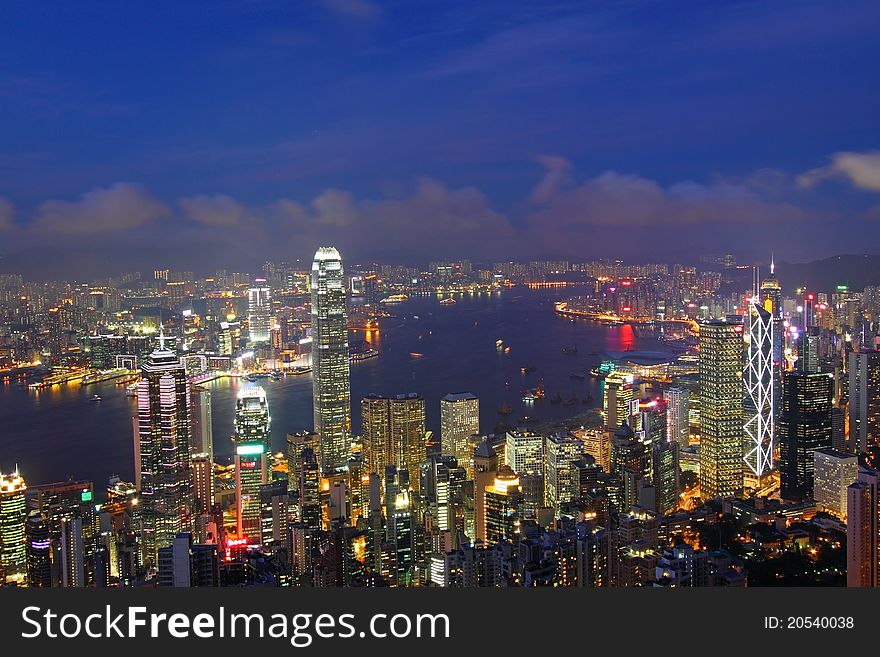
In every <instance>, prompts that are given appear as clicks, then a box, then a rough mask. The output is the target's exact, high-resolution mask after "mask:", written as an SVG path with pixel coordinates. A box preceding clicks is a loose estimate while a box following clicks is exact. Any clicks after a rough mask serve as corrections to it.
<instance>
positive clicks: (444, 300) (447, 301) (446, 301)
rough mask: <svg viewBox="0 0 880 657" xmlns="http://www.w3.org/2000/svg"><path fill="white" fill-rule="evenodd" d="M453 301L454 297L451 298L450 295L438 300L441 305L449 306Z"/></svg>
mask: <svg viewBox="0 0 880 657" xmlns="http://www.w3.org/2000/svg"><path fill="white" fill-rule="evenodd" d="M454 303H455V299H453V298H452V297H446V298H445V299H441V300H440V305H441V306H451V305H452V304H454Z"/></svg>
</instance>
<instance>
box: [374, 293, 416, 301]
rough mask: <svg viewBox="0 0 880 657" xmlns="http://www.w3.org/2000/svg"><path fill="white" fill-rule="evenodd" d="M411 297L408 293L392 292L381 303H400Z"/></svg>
mask: <svg viewBox="0 0 880 657" xmlns="http://www.w3.org/2000/svg"><path fill="white" fill-rule="evenodd" d="M407 299H409V297H408V296H407V295H406V294H390V295H388V296H387V297H385V298H384V299H382V301H381V302H380V303H400V302H401V301H406V300H407Z"/></svg>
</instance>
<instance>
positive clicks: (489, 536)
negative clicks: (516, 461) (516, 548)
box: [484, 465, 522, 545]
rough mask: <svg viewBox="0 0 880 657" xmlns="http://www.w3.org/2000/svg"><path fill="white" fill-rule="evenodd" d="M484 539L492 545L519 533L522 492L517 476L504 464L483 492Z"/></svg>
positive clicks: (510, 538) (511, 538) (512, 537)
mask: <svg viewBox="0 0 880 657" xmlns="http://www.w3.org/2000/svg"><path fill="white" fill-rule="evenodd" d="M485 496H486V497H485V521H484V522H485V526H486V541H487V542H488V543H489V544H490V545H494V544H495V543H498V542H499V541H505V540H513V539H514V538H515V537H516V535H517V534H519V528H520V506H521V505H522V492H521V489H520V485H519V477H518V476H517V475H516V473H515V472H514V471H513V470H512V469H511V468H510V467H509V466H506V465H503V466H501V468H500V469H499V470H498V472H497V474H496V475H495V480H494V482H493V484H492V485H491V486H489V487H487V488H486V493H485Z"/></svg>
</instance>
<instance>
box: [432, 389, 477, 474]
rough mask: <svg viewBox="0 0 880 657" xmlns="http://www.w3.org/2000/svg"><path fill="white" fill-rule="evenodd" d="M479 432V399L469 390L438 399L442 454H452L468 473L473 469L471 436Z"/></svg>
mask: <svg viewBox="0 0 880 657" xmlns="http://www.w3.org/2000/svg"><path fill="white" fill-rule="evenodd" d="M479 433H480V400H479V399H477V397H476V395H474V394H473V393H470V392H456V393H452V394H449V395H446V396H445V397H443V398H442V399H441V400H440V443H441V451H442V453H443V454H448V455H450V456H454V457H455V458H456V460H457V461H458V463H459V465H461V466H463V467H464V468H465V469H466V470H467V471H468V475H469V476H470V475H471V474H472V470H473V465H472V461H473V447H472V445H471V437H472V436H473V435H475V434H479Z"/></svg>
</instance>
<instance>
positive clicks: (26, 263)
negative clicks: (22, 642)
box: [0, 0, 880, 646]
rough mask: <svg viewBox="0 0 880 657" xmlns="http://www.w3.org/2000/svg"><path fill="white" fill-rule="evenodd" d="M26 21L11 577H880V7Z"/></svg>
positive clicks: (521, 8)
mask: <svg viewBox="0 0 880 657" xmlns="http://www.w3.org/2000/svg"><path fill="white" fill-rule="evenodd" d="M4 19H5V21H6V22H7V23H8V24H9V25H10V26H11V27H12V28H13V29H11V30H9V32H10V34H9V35H8V38H7V39H5V40H3V41H2V42H0V56H2V57H3V58H4V61H5V62H6V63H7V66H6V67H5V68H4V69H3V70H0V124H2V125H3V126H4V130H5V132H4V134H5V135H6V136H7V139H5V140H4V143H3V144H2V145H0V181H2V182H0V419H2V430H0V588H4V587H24V588H120V589H121V588H134V589H145V588H152V587H177V588H221V587H222V588H228V589H241V588H264V589H267V588H289V589H296V588H301V589H308V590H311V591H313V592H315V591H316V590H317V589H328V588H370V589H378V588H411V587H412V588H533V587H551V588H556V587H574V588H581V589H588V588H631V587H644V588H696V587H698V588H718V587H724V588H744V587H750V588H754V587H779V586H797V587H831V586H834V587H844V586H849V587H872V588H875V587H880V534H878V531H877V528H878V527H880V140H878V132H877V117H878V116H880V87H878V85H877V84H876V80H877V79H880V41H878V39H877V35H878V34H880V4H878V3H877V2H876V1H872V0H852V1H851V2H848V3H846V6H841V5H840V3H834V2H832V1H831V0H780V1H779V2H773V3H767V2H761V1H760V0H718V1H717V2H704V3H688V2H684V3H676V2H669V1H668V0H625V1H618V0H595V1H592V2H587V3H585V2H577V1H572V0H519V1H516V2H512V3H511V2H502V1H501V0H485V2H480V3H471V2H466V1H465V0H448V1H447V2H436V1H427V2H418V3H412V2H405V0H301V1H298V2H290V0H221V1H220V2H216V3H209V4H206V3H203V2H197V1H196V0H179V2H175V3H165V2H161V0H160V2H158V3H152V4H150V5H136V4H131V3H118V2H111V1H110V0H96V1H95V2H90V3H86V4H85V5H83V6H79V5H77V6H75V7H74V6H72V5H70V6H69V5H67V4H64V3H60V2H50V3H49V4H48V6H30V5H20V6H16V7H10V8H9V9H8V11H6V12H5V13H4ZM313 597H314V598H315V599H317V597H319V596H313ZM230 608H231V607H230ZM748 608H749V609H750V613H753V614H757V613H758V607H757V606H755V605H749V606H748ZM27 609H30V610H33V609H34V607H28V608H27ZM110 609H111V608H110V606H109V605H107V606H106V611H107V613H108V614H109V613H110ZM137 609H140V610H143V609H145V608H144V607H142V608H134V607H132V608H130V611H134V610H137ZM224 609H225V608H221V612H222V611H223V610H224ZM773 613H783V612H782V610H781V608H779V607H778V606H777V608H776V609H775V611H774V612H773ZM50 615H51V613H50V612H48V611H47V613H46V615H45V620H46V622H47V624H48V623H49V621H50ZM202 615H205V614H202ZM207 615H208V616H210V614H207ZM303 615H305V616H308V617H309V618H311V614H299V616H303ZM176 616H178V615H177V614H175V615H174V616H168V615H167V614H163V615H162V617H163V618H165V617H167V623H168V626H169V628H171V626H172V624H176V621H174V622H173V621H172V618H173V617H176ZM323 616H326V614H322V616H321V618H323ZM382 616H384V617H386V618H387V615H384V614H383V615H382ZM399 616H401V615H397V616H396V617H395V618H398V617H399ZM22 618H23V620H24V621H29V619H28V617H27V610H25V612H23V614H22ZM65 618H67V622H72V620H71V619H70V617H69V616H65V617H62V618H61V620H60V625H61V633H62V635H64V636H67V633H65ZM89 618H93V616H90V617H89ZM241 618H242V619H243V620H244V621H245V622H246V625H247V632H246V637H247V638H248V639H250V638H251V637H252V636H255V635H256V634H262V633H263V629H264V628H262V627H261V628H260V632H259V633H256V632H255V633H254V634H253V635H252V632H251V630H252V629H253V627H252V625H253V624H257V623H261V622H262V620H261V617H260V616H259V615H257V614H252V615H250V616H243V617H241ZM510 618H514V616H508V620H509V619H510ZM535 618H536V619H537V618H538V617H537V616H535ZM558 618H560V619H561V618H564V617H563V616H559V617H558ZM756 618H757V616H755V618H753V621H754V620H755V619H756ZM817 618H818V617H817ZM221 619H222V617H221ZM374 619H375V617H374ZM73 620H76V619H73ZM77 622H78V621H77ZM154 622H155V621H154ZM315 622H316V623H317V624H318V625H319V626H320V625H321V624H322V622H321V620H320V619H316V620H315ZM763 622H764V629H765V630H770V629H778V628H781V625H780V624H779V623H780V622H781V618H780V617H776V616H765V617H764V618H763ZM790 622H791V619H789V623H790ZM809 622H810V623H811V625H809V626H808V625H804V626H803V629H807V627H810V628H816V629H844V628H852V627H853V618H852V617H843V616H835V617H833V618H832V617H830V616H829V617H827V618H825V617H824V616H823V617H822V621H821V622H819V621H818V620H810V621H809ZM109 623H110V621H109V620H108V626H107V632H108V634H109V632H110V624H109ZM773 623H776V624H775V625H774V624H773ZM812 623H815V624H812ZM832 623H833V624H832ZM31 624H33V625H37V623H34V622H32V621H31ZM129 625H130V627H131V628H135V629H136V628H137V627H141V624H139V623H137V622H135V621H134V620H132V621H131V622H130V624H129ZM533 625H534V623H533ZM539 625H540V626H541V627H544V626H545V624H543V623H539ZM82 627H85V628H86V631H87V632H88V628H89V621H88V620H87V621H86V623H85V625H84V626H82ZM273 627H274V626H273ZM602 627H604V625H602ZM791 627H792V626H791V624H789V628H791ZM294 628H295V629H296V621H295V620H294ZM371 628H372V626H371ZM80 629H81V628H80ZM142 629H146V625H145V624H143V628H142ZM230 629H231V630H234V626H233V625H232V624H231V625H230ZM797 629H802V628H801V627H798V628H797ZM391 630H392V634H393V635H394V636H395V637H398V636H399V635H398V634H397V633H396V632H395V631H394V621H393V620H392V621H391ZM193 631H194V632H196V631H195V630H193ZM284 631H285V632H286V631H287V624H286V621H285V625H284ZM47 632H48V630H47ZM155 633H156V629H155V625H154V628H153V634H155ZM233 633H234V632H233ZM221 634H223V628H222V627H221ZM269 634H271V635H273V636H274V634H275V631H274V630H272V629H270V631H269ZM514 634H515V632H514ZM89 635H90V636H91V633H90V632H89ZM196 635H197V636H199V637H202V635H201V634H199V633H198V632H196ZM26 636H27V635H25V634H22V637H26ZM355 636H356V635H355V634H354V632H353V633H352V634H351V635H350V637H351V638H353V637H355ZM359 636H360V637H361V638H367V636H368V635H367V633H366V632H365V631H362V632H360V633H359ZM340 638H341V635H340ZM291 643H292V645H294V646H297V643H296V641H295V639H294V640H292V641H291Z"/></svg>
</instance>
